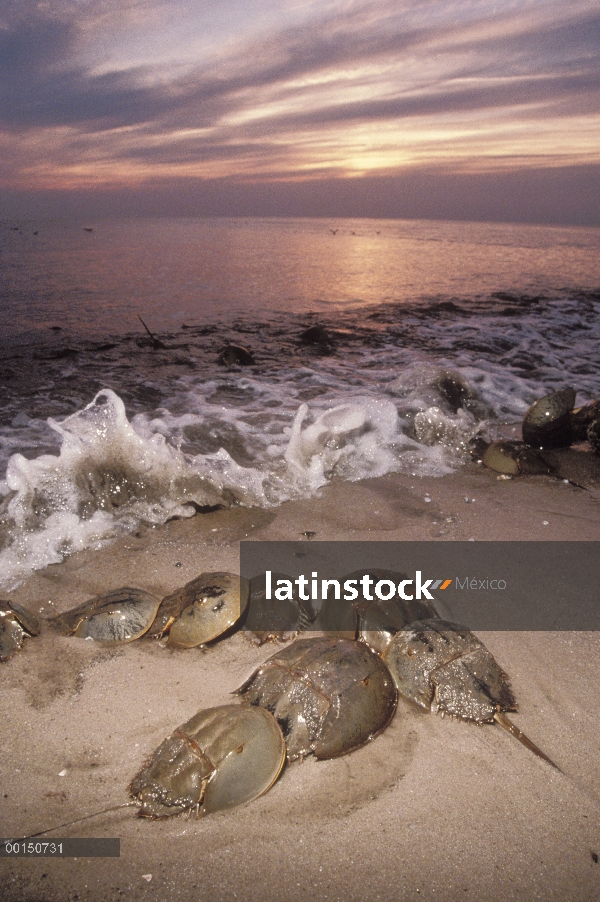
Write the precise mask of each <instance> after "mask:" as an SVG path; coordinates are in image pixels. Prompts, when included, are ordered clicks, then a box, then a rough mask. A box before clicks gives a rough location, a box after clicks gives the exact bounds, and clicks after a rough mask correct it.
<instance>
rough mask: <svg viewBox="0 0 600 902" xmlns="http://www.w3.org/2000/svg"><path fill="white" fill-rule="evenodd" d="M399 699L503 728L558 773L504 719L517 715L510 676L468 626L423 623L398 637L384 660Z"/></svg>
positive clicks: (532, 745) (442, 712)
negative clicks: (508, 713)
mask: <svg viewBox="0 0 600 902" xmlns="http://www.w3.org/2000/svg"><path fill="white" fill-rule="evenodd" d="M383 660H384V661H385V662H386V664H387V665H388V667H389V669H390V673H391V674H392V677H393V679H394V682H395V684H396V687H397V689H398V692H399V693H400V695H402V696H404V697H405V698H408V699H409V700H410V701H413V702H415V703H416V704H417V705H419V706H420V707H422V708H427V709H428V710H430V711H431V712H432V713H434V714H437V713H438V711H439V712H440V713H441V715H442V717H443V716H444V714H449V715H450V716H451V717H458V718H460V719H462V720H468V721H471V722H473V723H478V724H482V723H492V722H494V721H495V722H496V723H499V724H500V726H501V727H503V728H504V729H505V730H507V731H508V732H509V733H510V734H511V736H514V737H515V739H518V741H519V742H520V743H521V744H522V745H524V746H525V748H527V749H529V751H530V752H533V753H534V755H537V757H538V758H542V759H543V760H544V761H547V762H548V764H550V765H552V767H554V768H556V770H560V767H558V765H556V764H555V763H554V761H552V760H551V759H550V758H548V756H547V755H546V754H544V752H542V750H541V749H539V748H538V746H537V745H535V743H534V742H532V741H531V739H529V738H528V737H527V736H526V735H525V734H524V733H523V732H521V730H520V729H519V728H518V727H517V726H515V724H514V723H512V721H511V720H509V718H508V717H507V716H506V714H505V712H506V711H517V710H518V708H517V703H516V701H515V698H514V695H513V693H512V689H511V687H510V683H509V681H508V677H507V675H506V674H505V673H504V671H503V670H502V669H501V667H500V666H499V665H498V663H497V661H496V659H495V658H494V656H493V655H492V654H490V652H489V651H488V650H487V648H486V647H485V645H484V644H483V643H482V642H480V641H479V639H477V637H476V636H474V635H473V633H472V632H471V631H470V630H468V629H467V628H466V627H464V626H460V625H459V624H457V623H450V622H449V621H447V620H437V619H434V620H422V621H420V622H417V623H412V624H411V625H410V626H407V627H405V628H404V629H403V630H401V631H400V632H399V633H396V635H395V636H394V638H393V639H392V641H391V642H390V644H389V645H388V647H387V648H386V650H385V652H384V654H383Z"/></svg>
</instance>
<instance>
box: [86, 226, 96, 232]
mask: <svg viewBox="0 0 600 902" xmlns="http://www.w3.org/2000/svg"><path fill="white" fill-rule="evenodd" d="M83 231H84V232H93V231H94V230H93V229H86V227H85V226H84V227H83Z"/></svg>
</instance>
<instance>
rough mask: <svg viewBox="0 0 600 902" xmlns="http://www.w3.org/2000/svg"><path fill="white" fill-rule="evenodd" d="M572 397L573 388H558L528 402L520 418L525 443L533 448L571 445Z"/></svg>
mask: <svg viewBox="0 0 600 902" xmlns="http://www.w3.org/2000/svg"><path fill="white" fill-rule="evenodd" d="M575 397H576V392H575V389H573V388H562V389H560V391H555V392H552V393H551V394H549V395H545V397H543V398H540V399H539V401H536V402H535V404H532V405H531V407H530V408H529V410H528V411H527V413H526V414H525V417H524V418H523V441H524V442H525V444H526V445H531V446H532V447H534V448H566V447H568V446H569V445H570V444H572V442H573V438H574V435H573V425H572V422H571V411H572V410H573V408H574V407H575Z"/></svg>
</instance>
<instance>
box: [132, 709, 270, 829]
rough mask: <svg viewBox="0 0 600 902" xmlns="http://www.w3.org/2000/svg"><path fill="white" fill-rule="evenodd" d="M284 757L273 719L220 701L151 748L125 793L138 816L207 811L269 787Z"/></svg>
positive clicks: (244, 799)
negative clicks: (131, 797) (220, 703)
mask: <svg viewBox="0 0 600 902" xmlns="http://www.w3.org/2000/svg"><path fill="white" fill-rule="evenodd" d="M284 762H285V742H284V739H283V735H282V732H281V730H280V728H279V726H278V724H277V721H276V720H275V718H274V717H273V715H272V714H270V713H269V712H268V711H266V710H265V709H264V708H249V707H246V706H241V705H222V706H221V707H218V708H208V709H206V710H203V711H198V713H197V714H195V715H194V716H193V717H192V718H191V719H190V720H188V721H187V723H184V724H183V725H182V726H180V727H178V728H177V729H176V730H175V731H174V733H172V734H171V736H169V737H168V738H167V739H165V740H164V742H163V743H161V745H160V746H159V747H158V748H157V749H156V751H155V752H154V754H153V756H152V758H151V759H150V761H149V762H148V764H146V765H145V767H143V768H142V770H141V771H140V772H139V773H138V774H137V775H136V776H135V777H134V779H133V781H132V783H131V786H130V793H131V795H132V796H133V797H134V798H135V799H136V800H137V801H138V803H139V805H140V808H139V811H138V815H139V816H140V817H153V818H158V817H169V816H170V815H173V814H179V813H180V812H182V811H185V810H186V809H193V808H195V809H196V811H197V813H198V815H199V816H200V815H205V814H211V813H212V812H214V811H221V810H223V809H225V808H233V807H234V806H235V805H241V804H243V803H244V802H250V801H252V800H253V799H256V798H258V796H261V795H263V793H265V792H267V790H268V789H270V788H271V786H272V785H273V783H274V782H275V780H276V779H277V777H278V776H279V774H280V773H281V769H282V768H283V765H284Z"/></svg>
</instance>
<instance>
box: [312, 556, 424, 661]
mask: <svg viewBox="0 0 600 902" xmlns="http://www.w3.org/2000/svg"><path fill="white" fill-rule="evenodd" d="M365 577H368V579H369V580H370V582H369V583H367V584H366V586H365V585H364V584H363V580H364V578H365ZM404 579H406V574H405V573H398V572H396V571H395V570H384V569H380V568H377V567H372V568H371V569H366V570H354V571H353V572H352V573H349V574H348V575H347V576H344V577H343V579H340V581H339V582H340V584H341V585H344V586H345V585H346V583H347V582H352V581H353V582H354V586H355V588H356V591H357V592H358V597H357V598H355V599H354V600H353V601H346V600H344V599H343V598H336V593H335V591H334V590H333V589H330V591H329V592H328V595H327V598H326V599H325V601H324V602H323V605H322V607H321V610H320V611H319V616H318V618H317V622H316V624H315V626H316V627H317V628H318V629H320V630H322V631H323V632H324V633H327V634H328V635H329V636H339V637H340V638H342V639H349V640H352V639H362V641H363V642H365V643H366V644H367V645H368V646H369V648H370V649H371V650H372V651H374V652H377V654H381V653H382V652H383V650H384V648H385V647H386V645H387V644H388V642H389V641H390V639H391V638H392V636H394V635H395V634H396V633H397V632H398V631H399V630H401V629H402V628H403V627H405V626H406V625H407V624H409V623H412V622H413V620H424V619H425V618H427V617H437V616H438V614H439V611H437V610H436V609H435V608H434V606H433V604H431V603H428V602H427V601H414V600H413V601H405V600H404V599H402V598H400V597H399V596H398V594H397V592H396V588H395V587H396V586H398V584H399V583H400V582H401V581H402V580H404ZM382 580H383V581H385V582H387V583H391V584H393V586H394V595H393V596H392V597H391V598H388V599H381V598H378V597H376V596H375V595H374V591H373V587H374V585H375V584H376V583H378V582H380V581H382ZM367 588H369V594H370V595H371V598H368V597H367ZM387 588H388V587H386V591H387ZM389 588H390V589H391V586H390V587H389ZM340 594H341V593H340Z"/></svg>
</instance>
